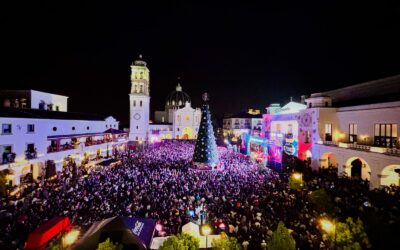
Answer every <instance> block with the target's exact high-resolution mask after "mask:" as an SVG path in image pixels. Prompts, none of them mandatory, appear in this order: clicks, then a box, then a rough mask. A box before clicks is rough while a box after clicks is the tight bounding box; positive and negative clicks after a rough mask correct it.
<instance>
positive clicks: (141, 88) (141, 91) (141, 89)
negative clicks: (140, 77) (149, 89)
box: [139, 84, 143, 93]
mask: <svg viewBox="0 0 400 250" xmlns="http://www.w3.org/2000/svg"><path fill="white" fill-rule="evenodd" d="M139 93H143V85H142V84H141V85H140V92H139Z"/></svg>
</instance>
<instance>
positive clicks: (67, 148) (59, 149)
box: [47, 143, 78, 153]
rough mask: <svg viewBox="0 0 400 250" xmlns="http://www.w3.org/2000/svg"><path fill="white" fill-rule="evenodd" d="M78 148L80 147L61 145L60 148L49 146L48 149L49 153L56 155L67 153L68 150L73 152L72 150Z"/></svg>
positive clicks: (67, 144)
mask: <svg viewBox="0 0 400 250" xmlns="http://www.w3.org/2000/svg"><path fill="white" fill-rule="evenodd" d="M77 147H78V145H74V144H69V143H66V144H62V145H60V146H59V147H58V148H57V146H51V145H50V146H48V147H47V153H55V152H60V151H66V150H71V149H76V148H77Z"/></svg>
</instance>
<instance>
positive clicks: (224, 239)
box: [211, 232, 242, 250]
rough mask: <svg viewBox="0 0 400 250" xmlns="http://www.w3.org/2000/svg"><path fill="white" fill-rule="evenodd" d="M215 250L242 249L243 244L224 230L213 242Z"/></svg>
mask: <svg viewBox="0 0 400 250" xmlns="http://www.w3.org/2000/svg"><path fill="white" fill-rule="evenodd" d="M211 246H212V247H213V249H214V250H241V249H242V246H241V245H240V244H239V242H238V240H237V239H236V238H235V237H228V235H226V233H224V232H222V233H221V235H220V237H219V238H216V239H214V240H213V241H212V242H211Z"/></svg>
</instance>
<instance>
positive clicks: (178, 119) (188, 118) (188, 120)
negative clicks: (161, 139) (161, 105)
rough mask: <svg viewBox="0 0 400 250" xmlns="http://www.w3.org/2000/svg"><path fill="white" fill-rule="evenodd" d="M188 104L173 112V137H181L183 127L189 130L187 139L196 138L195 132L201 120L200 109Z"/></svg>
mask: <svg viewBox="0 0 400 250" xmlns="http://www.w3.org/2000/svg"><path fill="white" fill-rule="evenodd" d="M188 105H189V104H187V105H186V106H185V107H184V108H181V109H177V110H174V112H173V117H174V121H173V130H174V136H175V138H176V136H177V135H178V136H179V138H180V139H181V138H182V137H183V135H184V133H183V130H184V129H185V128H189V130H191V133H192V136H191V138H189V139H194V138H197V132H198V129H199V126H200V121H201V111H200V109H193V108H191V107H190V106H188ZM178 129H179V130H178Z"/></svg>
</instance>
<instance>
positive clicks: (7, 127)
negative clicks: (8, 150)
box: [1, 124, 12, 135]
mask: <svg viewBox="0 0 400 250" xmlns="http://www.w3.org/2000/svg"><path fill="white" fill-rule="evenodd" d="M1 131H2V134H3V135H4V134H6V135H7V134H11V133H12V127H11V124H3V125H2V130H1Z"/></svg>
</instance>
